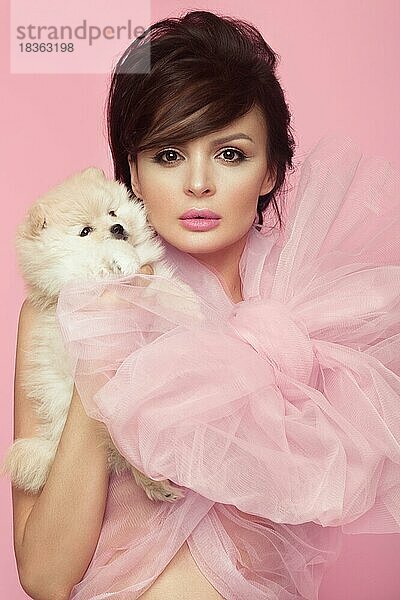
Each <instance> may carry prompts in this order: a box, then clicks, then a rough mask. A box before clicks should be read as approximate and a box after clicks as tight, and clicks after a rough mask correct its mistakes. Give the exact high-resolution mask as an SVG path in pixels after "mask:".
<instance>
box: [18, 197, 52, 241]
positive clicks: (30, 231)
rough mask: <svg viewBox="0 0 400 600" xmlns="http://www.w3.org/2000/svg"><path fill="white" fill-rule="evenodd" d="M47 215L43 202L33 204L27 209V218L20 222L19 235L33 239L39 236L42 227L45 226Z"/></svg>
mask: <svg viewBox="0 0 400 600" xmlns="http://www.w3.org/2000/svg"><path fill="white" fill-rule="evenodd" d="M47 219H48V216H47V214H46V209H45V206H44V205H43V204H40V203H39V204H34V205H33V206H32V207H31V208H30V209H29V211H28V215H27V218H26V220H25V222H24V223H23V224H22V226H21V229H20V232H21V235H22V236H23V237H25V238H28V239H35V238H38V237H39V236H40V234H41V233H42V231H43V229H45V228H46V227H47V223H48V220H47Z"/></svg>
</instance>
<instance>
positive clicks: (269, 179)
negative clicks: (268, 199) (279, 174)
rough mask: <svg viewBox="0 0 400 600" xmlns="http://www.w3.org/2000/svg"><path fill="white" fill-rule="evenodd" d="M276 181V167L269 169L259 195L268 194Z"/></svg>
mask: <svg viewBox="0 0 400 600" xmlns="http://www.w3.org/2000/svg"><path fill="white" fill-rule="evenodd" d="M275 182H276V169H274V168H271V169H268V171H267V174H266V176H265V178H264V181H263V182H262V185H261V189H260V193H259V196H264V195H265V194H268V193H269V192H270V191H271V190H272V189H273V188H274V185H275Z"/></svg>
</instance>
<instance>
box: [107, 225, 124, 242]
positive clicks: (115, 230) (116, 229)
mask: <svg viewBox="0 0 400 600" xmlns="http://www.w3.org/2000/svg"><path fill="white" fill-rule="evenodd" d="M110 231H111V233H112V235H113V236H114V237H115V238H117V240H120V239H122V238H124V237H126V235H125V230H124V228H123V227H122V225H120V224H119V223H116V224H115V225H113V226H112V227H110Z"/></svg>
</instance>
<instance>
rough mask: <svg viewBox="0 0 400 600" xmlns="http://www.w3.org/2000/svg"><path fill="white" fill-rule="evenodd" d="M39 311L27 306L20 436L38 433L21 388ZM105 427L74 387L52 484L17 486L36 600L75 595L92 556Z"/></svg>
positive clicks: (17, 534) (26, 576) (22, 556)
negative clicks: (33, 488) (32, 488)
mask: <svg viewBox="0 0 400 600" xmlns="http://www.w3.org/2000/svg"><path fill="white" fill-rule="evenodd" d="M37 314H38V313H37V309H36V308H35V307H33V306H32V305H31V304H30V303H29V302H28V301H25V302H24V304H23V307H22V309H21V314H20V319H19V327H18V342H17V356H16V372H15V405H14V439H15V438H17V437H29V436H32V435H34V434H35V425H36V421H35V419H36V417H35V414H34V412H33V410H32V406H31V400H30V399H29V398H27V397H26V396H25V394H24V392H23V388H22V387H21V378H22V373H23V371H24V362H25V356H26V347H27V346H28V345H29V341H30V335H31V330H32V329H33V325H34V322H35V318H36V317H37ZM104 430H105V428H104V426H103V424H102V423H100V422H98V421H95V420H94V419H91V418H89V417H88V416H87V414H86V413H85V411H84V409H83V407H82V404H81V401H80V399H79V396H78V394H77V393H76V391H75V390H74V395H73V398H72V401H71V406H70V409H69V413H68V417H67V420H66V423H65V427H64V430H63V433H62V436H61V438H60V443H59V446H58V449H57V453H56V456H55V460H54V463H53V466H52V469H51V471H50V474H49V477H48V479H47V482H46V484H45V486H44V488H43V490H42V491H41V493H39V494H26V493H25V492H23V491H21V490H19V489H17V488H15V487H14V486H13V488H12V492H13V519H14V549H15V556H16V560H17V567H18V573H19V578H20V582H21V585H22V587H23V589H24V590H25V591H26V592H27V593H28V594H29V595H30V596H32V598H34V599H35V600H59V599H60V600H63V599H67V598H68V597H69V595H70V591H71V589H72V587H73V586H74V585H75V584H76V583H78V582H79V581H80V580H81V579H82V577H83V575H84V573H85V571H86V569H87V567H88V565H89V563H90V560H91V558H92V556H93V553H94V550H95V548H96V544H97V541H98V538H99V534H100V529H101V525H102V521H103V515H104V510H105V503H106V498H107V490H108V478H109V475H108V471H107V457H106V450H105V447H104V445H102V444H101V439H102V433H103V432H104Z"/></svg>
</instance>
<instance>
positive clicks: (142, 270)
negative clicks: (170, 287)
mask: <svg viewBox="0 0 400 600" xmlns="http://www.w3.org/2000/svg"><path fill="white" fill-rule="evenodd" d="M139 273H144V274H145V275H154V269H153V267H152V266H151V265H143V266H142V267H140V269H139Z"/></svg>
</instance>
